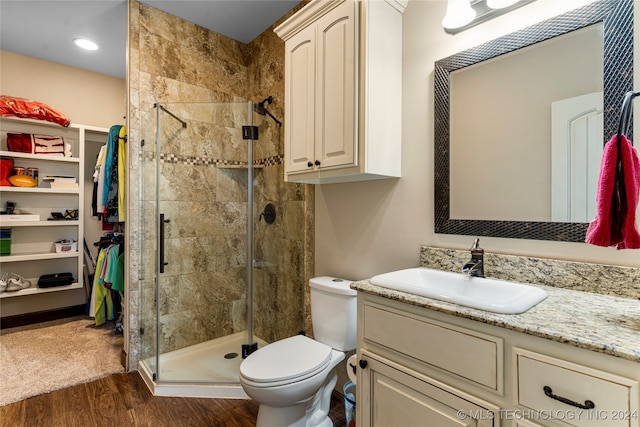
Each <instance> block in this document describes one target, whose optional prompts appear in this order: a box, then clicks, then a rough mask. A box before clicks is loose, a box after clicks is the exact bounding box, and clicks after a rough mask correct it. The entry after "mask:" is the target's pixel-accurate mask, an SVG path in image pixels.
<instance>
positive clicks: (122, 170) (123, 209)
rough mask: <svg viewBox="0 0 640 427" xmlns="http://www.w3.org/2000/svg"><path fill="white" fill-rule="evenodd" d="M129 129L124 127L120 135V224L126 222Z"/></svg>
mask: <svg viewBox="0 0 640 427" xmlns="http://www.w3.org/2000/svg"><path fill="white" fill-rule="evenodd" d="M126 143H127V127H126V126H122V128H121V129H120V133H119V135H118V222H124V221H126V212H127V209H126V207H127V206H126V202H125V198H124V196H125V193H126V192H125V186H124V184H125V182H126V178H125V177H126V171H127V161H126V160H127V157H126V152H127V146H126Z"/></svg>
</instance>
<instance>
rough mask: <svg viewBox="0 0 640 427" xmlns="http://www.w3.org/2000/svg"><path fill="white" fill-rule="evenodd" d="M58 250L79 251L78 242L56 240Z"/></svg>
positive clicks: (58, 251)
mask: <svg viewBox="0 0 640 427" xmlns="http://www.w3.org/2000/svg"><path fill="white" fill-rule="evenodd" d="M55 245H56V252H57V253H60V252H78V242H56V244H55Z"/></svg>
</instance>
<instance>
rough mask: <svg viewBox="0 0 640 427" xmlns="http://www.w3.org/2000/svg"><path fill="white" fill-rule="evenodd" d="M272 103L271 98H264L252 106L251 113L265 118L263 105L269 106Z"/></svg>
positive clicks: (265, 111) (265, 112)
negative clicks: (253, 112)
mask: <svg viewBox="0 0 640 427" xmlns="http://www.w3.org/2000/svg"><path fill="white" fill-rule="evenodd" d="M272 102H273V97H272V96H270V97H268V98H265V99H263V100H262V101H260V102H258V103H257V104H254V105H253V111H255V112H256V113H258V114H260V115H261V116H266V115H267V109H266V108H265V106H264V104H271V103H272Z"/></svg>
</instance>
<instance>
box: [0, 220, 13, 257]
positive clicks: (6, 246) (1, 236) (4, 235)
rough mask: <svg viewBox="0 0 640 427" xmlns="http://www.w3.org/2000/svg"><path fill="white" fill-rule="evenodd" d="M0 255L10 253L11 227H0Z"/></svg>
mask: <svg viewBox="0 0 640 427" xmlns="http://www.w3.org/2000/svg"><path fill="white" fill-rule="evenodd" d="M0 255H11V228H5V227H2V228H0Z"/></svg>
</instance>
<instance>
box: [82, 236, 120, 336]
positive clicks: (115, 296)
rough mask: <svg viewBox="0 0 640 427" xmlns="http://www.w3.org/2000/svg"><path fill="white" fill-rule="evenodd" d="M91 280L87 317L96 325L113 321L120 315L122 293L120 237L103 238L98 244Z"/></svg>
mask: <svg viewBox="0 0 640 427" xmlns="http://www.w3.org/2000/svg"><path fill="white" fill-rule="evenodd" d="M97 244H98V245H99V246H100V251H99V252H98V258H97V261H96V269H95V274H94V278H93V284H92V292H91V295H92V297H91V300H90V303H89V310H88V311H89V316H90V317H94V318H95V322H96V325H98V326H99V325H102V324H104V323H105V322H106V321H107V320H114V319H116V318H118V317H119V316H121V314H122V293H123V291H124V250H123V248H124V243H123V242H122V236H121V235H116V234H113V235H107V236H104V237H103V238H102V239H101V240H100V242H97Z"/></svg>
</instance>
